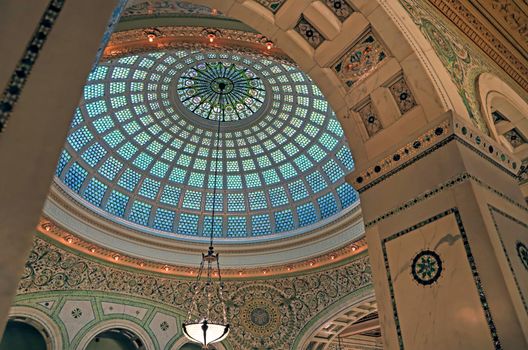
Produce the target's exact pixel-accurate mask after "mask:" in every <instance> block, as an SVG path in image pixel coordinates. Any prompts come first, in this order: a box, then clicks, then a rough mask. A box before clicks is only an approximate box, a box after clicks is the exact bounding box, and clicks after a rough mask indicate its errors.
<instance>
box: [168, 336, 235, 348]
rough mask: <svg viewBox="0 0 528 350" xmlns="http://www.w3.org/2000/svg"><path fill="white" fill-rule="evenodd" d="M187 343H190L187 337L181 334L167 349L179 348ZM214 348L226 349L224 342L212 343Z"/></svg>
mask: <svg viewBox="0 0 528 350" xmlns="http://www.w3.org/2000/svg"><path fill="white" fill-rule="evenodd" d="M187 344H192V343H190V342H189V340H188V339H187V338H185V337H184V336H182V337H181V338H179V339H178V340H176V342H175V343H174V344H172V345H171V346H170V347H169V349H171V350H180V349H181V348H182V347H183V346H185V345H187ZM214 349H215V350H228V349H227V348H226V346H224V344H222V343H220V344H214Z"/></svg>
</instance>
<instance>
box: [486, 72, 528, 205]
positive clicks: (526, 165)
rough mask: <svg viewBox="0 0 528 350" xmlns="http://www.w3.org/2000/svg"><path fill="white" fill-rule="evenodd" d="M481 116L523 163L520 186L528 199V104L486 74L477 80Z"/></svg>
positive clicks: (500, 81) (513, 91) (506, 86)
mask: <svg viewBox="0 0 528 350" xmlns="http://www.w3.org/2000/svg"><path fill="white" fill-rule="evenodd" d="M478 86H479V93H480V103H481V109H482V114H483V115H484V116H485V118H486V120H487V122H488V126H489V129H490V130H491V133H492V136H493V137H494V138H495V139H496V140H497V141H499V142H500V143H501V144H502V145H504V146H505V147H506V148H507V149H508V150H509V151H510V152H512V153H513V155H515V156H516V157H518V158H519V160H520V161H521V162H522V163H521V164H522V165H521V170H520V178H521V180H520V185H521V189H522V191H523V194H524V197H525V198H526V197H528V186H527V185H528V103H527V102H526V101H525V100H523V98H522V97H521V96H519V94H518V93H517V92H516V91H515V90H514V89H512V88H511V87H510V86H509V85H508V84H507V83H506V82H504V81H503V80H501V79H500V78H498V77H497V76H495V75H492V74H489V73H484V74H481V75H480V76H479V80H478Z"/></svg>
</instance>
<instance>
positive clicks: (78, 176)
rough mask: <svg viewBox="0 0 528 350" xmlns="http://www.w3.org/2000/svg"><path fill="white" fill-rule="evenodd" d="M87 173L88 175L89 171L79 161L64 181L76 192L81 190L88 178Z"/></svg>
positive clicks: (72, 166)
mask: <svg viewBox="0 0 528 350" xmlns="http://www.w3.org/2000/svg"><path fill="white" fill-rule="evenodd" d="M86 175H88V172H87V171H86V170H84V168H83V167H81V166H80V165H79V164H77V163H73V164H72V165H71V166H70V168H69V169H68V172H67V173H66V176H65V177H64V183H65V184H66V185H68V187H69V188H71V189H72V190H74V191H75V192H79V190H80V189H81V186H82V184H83V183H84V180H85V179H86Z"/></svg>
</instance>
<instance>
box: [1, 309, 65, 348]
mask: <svg viewBox="0 0 528 350" xmlns="http://www.w3.org/2000/svg"><path fill="white" fill-rule="evenodd" d="M8 326H11V328H10V329H8V328H7V327H6V331H5V332H4V337H3V338H2V342H1V343H0V344H1V345H0V349H1V350H4V347H3V346H6V345H9V346H8V347H6V348H5V350H8V349H9V350H11V349H17V350H18V349H20V350H24V349H25V348H24V343H20V344H19V345H18V347H15V346H14V345H13V343H12V342H18V341H22V342H25V341H26V340H29V339H32V340H31V341H36V342H38V343H39V344H40V341H38V340H36V339H37V338H38V337H37V335H36V333H35V331H36V332H37V333H38V334H39V335H40V336H41V337H42V339H43V340H44V344H45V347H44V349H46V350H62V349H63V340H62V335H61V330H60V328H59V326H58V325H57V324H56V323H55V321H53V319H51V317H49V316H48V315H46V314H45V313H44V312H42V311H40V310H38V309H34V308H31V307H27V306H13V307H12V308H11V309H10V310H9V321H8ZM24 332H28V333H27V338H28V339H19V336H20V335H21V334H25V333H24ZM6 336H7V337H10V338H8V339H6ZM35 346H36V347H35V350H36V349H40V348H39V347H38V345H35ZM27 349H30V350H33V348H32V347H29V348H27Z"/></svg>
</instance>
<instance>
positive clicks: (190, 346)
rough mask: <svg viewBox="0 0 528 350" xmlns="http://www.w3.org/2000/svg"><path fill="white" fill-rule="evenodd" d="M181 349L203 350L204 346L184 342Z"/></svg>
mask: <svg viewBox="0 0 528 350" xmlns="http://www.w3.org/2000/svg"><path fill="white" fill-rule="evenodd" d="M179 350H202V347H201V346H200V345H198V344H193V343H187V344H183V345H182V346H181V347H180V349H179Z"/></svg>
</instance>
